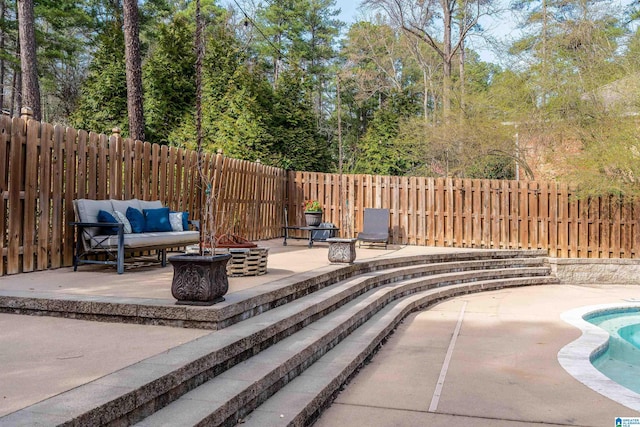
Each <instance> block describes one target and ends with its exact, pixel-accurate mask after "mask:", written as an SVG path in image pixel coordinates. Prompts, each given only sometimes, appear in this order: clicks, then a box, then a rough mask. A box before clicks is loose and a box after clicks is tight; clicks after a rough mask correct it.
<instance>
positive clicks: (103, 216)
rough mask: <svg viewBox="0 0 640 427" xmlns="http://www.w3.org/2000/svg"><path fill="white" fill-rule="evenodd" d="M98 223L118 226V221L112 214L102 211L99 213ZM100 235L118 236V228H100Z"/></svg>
mask: <svg viewBox="0 0 640 427" xmlns="http://www.w3.org/2000/svg"><path fill="white" fill-rule="evenodd" d="M98 222H107V223H111V224H117V223H118V220H117V219H116V218H115V217H114V216H113V215H112V214H111V213H110V212H107V211H103V210H102V209H100V210H99V211H98ZM99 234H118V227H100V231H99Z"/></svg>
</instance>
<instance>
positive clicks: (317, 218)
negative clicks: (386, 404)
mask: <svg viewBox="0 0 640 427" xmlns="http://www.w3.org/2000/svg"><path fill="white" fill-rule="evenodd" d="M304 220H305V222H306V223H307V226H308V227H317V226H319V225H320V223H321V222H322V205H321V204H320V202H319V201H317V200H307V201H306V202H305V203H304Z"/></svg>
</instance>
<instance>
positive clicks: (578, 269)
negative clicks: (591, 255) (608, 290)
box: [549, 258, 640, 285]
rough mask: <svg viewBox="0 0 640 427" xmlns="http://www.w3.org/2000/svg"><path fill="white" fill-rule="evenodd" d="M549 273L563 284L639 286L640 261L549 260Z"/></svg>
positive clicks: (618, 259)
mask: <svg viewBox="0 0 640 427" xmlns="http://www.w3.org/2000/svg"><path fill="white" fill-rule="evenodd" d="M549 265H550V267H551V271H552V273H553V274H555V275H556V276H557V277H558V279H560V282H561V283H565V284H621V285H640V260H636V259H620V258H615V259H613V258H610V259H582V258H580V259H560V258H549Z"/></svg>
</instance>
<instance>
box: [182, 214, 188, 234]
mask: <svg viewBox="0 0 640 427" xmlns="http://www.w3.org/2000/svg"><path fill="white" fill-rule="evenodd" d="M182 229H183V230H184V231H187V230H189V212H186V211H185V212H182Z"/></svg>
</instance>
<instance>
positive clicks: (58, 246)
mask: <svg viewBox="0 0 640 427" xmlns="http://www.w3.org/2000/svg"><path fill="white" fill-rule="evenodd" d="M204 170H205V171H206V174H207V175H209V176H210V177H212V179H213V180H214V183H213V188H214V189H215V193H216V198H215V201H214V203H215V206H214V207H213V209H214V211H215V212H216V219H217V231H218V232H228V231H230V232H233V233H236V234H239V235H241V236H244V237H246V238H248V239H250V240H261V239H270V238H275V237H280V236H282V226H283V225H284V215H283V212H284V207H285V206H287V207H288V212H289V218H288V222H289V224H290V225H299V224H302V223H303V203H304V201H305V200H309V199H317V200H319V201H320V203H321V204H322V205H323V207H324V221H325V222H332V223H334V224H336V225H337V226H338V227H340V229H341V230H340V234H341V236H342V237H355V236H356V235H357V232H358V231H359V230H362V217H363V212H364V209H365V208H367V207H374V208H388V209H389V210H390V213H391V224H390V226H391V231H392V237H391V240H392V242H391V243H396V244H413V245H428V246H450V247H467V248H518V249H520V248H523V249H546V250H548V251H549V254H550V255H551V256H557V257H571V258H577V257H581V258H640V255H639V249H638V248H640V232H639V230H638V226H639V221H640V205H638V204H630V203H621V202H619V201H617V200H615V199H613V198H598V199H591V200H577V199H575V198H574V197H573V194H572V192H571V190H570V189H569V188H568V187H567V186H564V185H561V184H557V183H548V182H547V183H543V182H527V181H491V180H462V179H432V178H419V177H386V176H372V175H335V174H323V173H310V172H293V171H290V172H286V171H284V170H282V169H278V168H274V167H269V166H265V165H262V164H260V163H250V162H246V161H240V160H234V159H230V158H226V157H224V156H223V155H222V154H216V155H210V154H208V155H205V157H204ZM198 178H199V175H198V168H197V154H196V153H195V152H194V151H192V150H187V149H182V148H176V147H167V146H160V145H157V144H150V143H148V142H144V143H143V142H140V141H132V140H130V139H122V138H121V137H120V135H119V134H118V133H114V134H113V135H111V136H106V135H101V134H100V135H99V134H95V133H87V132H85V131H77V130H74V129H71V128H64V127H61V126H51V125H49V124H46V123H40V122H37V121H34V120H29V121H25V120H22V119H21V118H10V117H8V116H0V195H2V197H0V224H2V226H1V227H0V254H1V258H0V276H1V275H5V274H13V273H19V272H29V271H34V270H45V269H49V268H58V267H62V266H70V265H71V264H72V256H73V242H74V236H73V229H72V228H70V227H69V226H68V223H69V222H70V221H72V220H74V213H73V206H72V201H73V200H74V199H76V198H89V199H108V198H113V199H130V198H139V199H144V200H156V199H157V200H161V201H162V202H163V203H164V204H165V205H167V206H169V207H171V208H172V209H174V210H176V211H189V212H190V213H191V216H192V217H195V218H196V219H197V215H198V211H199V205H200V198H199V197H198V193H199V192H198V191H197V188H198V186H197V183H198V181H199V180H198Z"/></svg>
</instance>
